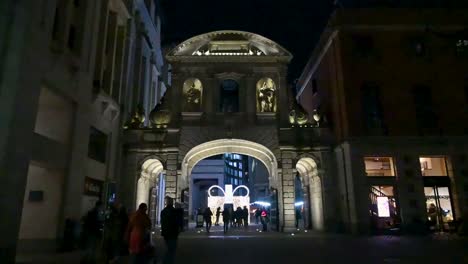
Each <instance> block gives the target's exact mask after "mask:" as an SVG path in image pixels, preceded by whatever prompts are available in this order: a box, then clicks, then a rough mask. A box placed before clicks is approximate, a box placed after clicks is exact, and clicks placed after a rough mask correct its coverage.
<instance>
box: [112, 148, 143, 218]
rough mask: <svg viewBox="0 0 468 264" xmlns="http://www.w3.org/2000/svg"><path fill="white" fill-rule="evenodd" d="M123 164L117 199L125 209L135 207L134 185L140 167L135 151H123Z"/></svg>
mask: <svg viewBox="0 0 468 264" xmlns="http://www.w3.org/2000/svg"><path fill="white" fill-rule="evenodd" d="M122 160H123V165H122V168H121V171H122V173H121V174H120V181H119V185H118V194H119V199H120V201H121V202H122V204H123V205H125V207H127V209H130V210H134V209H135V201H136V200H135V199H136V189H137V188H136V187H137V185H136V184H137V181H138V178H139V176H140V175H139V174H140V171H141V168H139V167H138V165H139V157H138V155H137V153H135V152H128V151H127V152H124V153H123V158H122Z"/></svg>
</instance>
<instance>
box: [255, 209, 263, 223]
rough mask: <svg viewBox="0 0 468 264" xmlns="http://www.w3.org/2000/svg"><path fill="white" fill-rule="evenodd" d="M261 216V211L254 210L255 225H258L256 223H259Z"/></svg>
mask: <svg viewBox="0 0 468 264" xmlns="http://www.w3.org/2000/svg"><path fill="white" fill-rule="evenodd" d="M261 214H262V210H260V208H257V210H255V223H256V224H257V225H258V223H259V222H260V216H261Z"/></svg>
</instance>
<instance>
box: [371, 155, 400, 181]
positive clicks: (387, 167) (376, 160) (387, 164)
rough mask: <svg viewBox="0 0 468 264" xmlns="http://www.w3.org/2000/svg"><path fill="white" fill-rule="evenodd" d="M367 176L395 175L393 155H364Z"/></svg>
mask: <svg viewBox="0 0 468 264" xmlns="http://www.w3.org/2000/svg"><path fill="white" fill-rule="evenodd" d="M364 167H365V170H366V176H370V177H376V176H377V177H382V176H395V168H394V163H393V158H392V157H364Z"/></svg>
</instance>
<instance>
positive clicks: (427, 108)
mask: <svg viewBox="0 0 468 264" xmlns="http://www.w3.org/2000/svg"><path fill="white" fill-rule="evenodd" d="M413 99H414V107H415V112H416V122H417V125H418V127H419V128H420V129H421V128H422V129H424V128H436V127H437V116H436V114H435V112H434V109H433V103H432V91H431V88H430V87H427V86H416V87H414V88H413Z"/></svg>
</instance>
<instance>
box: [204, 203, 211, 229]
mask: <svg viewBox="0 0 468 264" xmlns="http://www.w3.org/2000/svg"><path fill="white" fill-rule="evenodd" d="M211 216H213V212H211V210H210V208H209V207H207V208H206V209H205V212H203V219H204V220H205V225H206V232H208V233H209V232H210V229H211Z"/></svg>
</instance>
